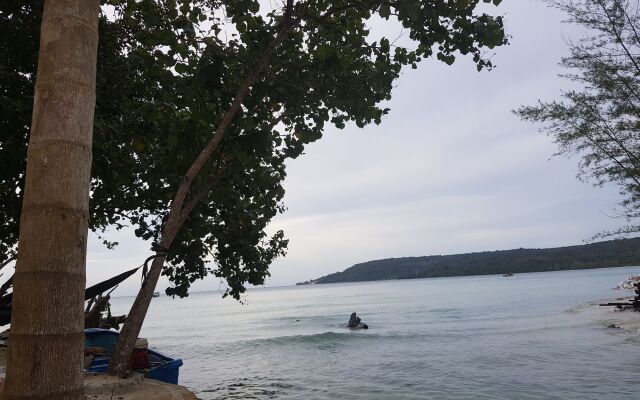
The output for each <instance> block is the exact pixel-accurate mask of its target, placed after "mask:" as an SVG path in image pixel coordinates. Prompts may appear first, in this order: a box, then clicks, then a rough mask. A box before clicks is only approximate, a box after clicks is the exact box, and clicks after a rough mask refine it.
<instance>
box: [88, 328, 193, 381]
mask: <svg viewBox="0 0 640 400" xmlns="http://www.w3.org/2000/svg"><path fill="white" fill-rule="evenodd" d="M119 334H120V333H119V332H116V331H112V330H109V329H99V328H90V329H85V331H84V345H85V348H92V349H96V348H97V349H100V351H98V352H96V353H95V354H93V355H92V357H93V359H92V360H91V362H90V364H89V365H88V366H87V365H86V364H85V371H87V372H94V373H99V374H103V373H106V372H107V369H108V368H109V360H110V358H111V354H113V351H114V350H115V346H116V341H117V340H118V335H119ZM148 352H149V365H150V366H149V368H146V369H143V370H138V371H140V372H143V373H144V376H145V378H150V379H156V380H159V381H162V382H166V383H171V384H174V385H177V384H178V375H179V372H180V367H181V366H182V364H183V363H182V360H181V359H179V358H171V357H169V356H166V355H164V354H162V353H159V352H157V351H155V350H151V349H149V350H148Z"/></svg>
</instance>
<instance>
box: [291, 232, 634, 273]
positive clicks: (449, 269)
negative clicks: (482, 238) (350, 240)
mask: <svg viewBox="0 0 640 400" xmlns="http://www.w3.org/2000/svg"><path fill="white" fill-rule="evenodd" d="M628 265H640V238H632V239H617V240H609V241H603V242H598V243H591V244H585V245H579V246H568V247H556V248H550V249H523V248H520V249H513V250H498V251H483V252H477V253H466V254H453V255H433V256H423V257H400V258H386V259H382V260H373V261H367V262H363V263H360V264H356V265H354V266H352V267H350V268H347V269H345V270H344V271H342V272H336V273H334V274H329V275H325V276H323V277H320V278H318V279H312V280H310V281H307V282H302V283H299V285H304V284H315V283H338V282H361V281H380V280H388V279H417V278H437V277H446V276H466V275H494V274H502V273H506V272H510V273H514V274H516V273H523V272H544V271H560V270H572V269H589V268H610V267H621V266H628Z"/></svg>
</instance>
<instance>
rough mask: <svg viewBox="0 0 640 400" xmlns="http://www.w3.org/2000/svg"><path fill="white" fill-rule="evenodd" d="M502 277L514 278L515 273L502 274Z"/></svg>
mask: <svg viewBox="0 0 640 400" xmlns="http://www.w3.org/2000/svg"><path fill="white" fill-rule="evenodd" d="M502 276H504V277H505V278H508V277H510V276H513V273H511V272H505V273H504V274H502Z"/></svg>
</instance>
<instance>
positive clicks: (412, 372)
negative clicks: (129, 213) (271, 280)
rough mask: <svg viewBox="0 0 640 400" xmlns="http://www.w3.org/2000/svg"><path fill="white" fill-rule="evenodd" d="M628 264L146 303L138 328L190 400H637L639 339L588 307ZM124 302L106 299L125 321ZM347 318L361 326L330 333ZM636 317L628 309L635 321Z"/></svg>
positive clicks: (610, 293) (633, 270) (604, 295)
mask: <svg viewBox="0 0 640 400" xmlns="http://www.w3.org/2000/svg"><path fill="white" fill-rule="evenodd" d="M637 273H640V267H629V268H615V269H598V270H583V271H562V272H549V273H532V274H519V275H516V276H514V277H512V278H503V277H501V276H482V277H478V276H474V277H462V278H438V279H420V280H402V281H383V282H366V283H347V284H331V285H316V286H302V287H300V286H299V287H285V288H261V289H254V290H250V291H248V294H247V296H246V304H245V305H240V304H238V303H236V302H234V301H232V300H228V299H225V300H222V299H221V298H220V293H218V292H205V293H194V294H192V295H191V296H190V297H189V298H187V299H176V300H173V299H171V298H167V297H165V296H162V297H159V298H155V299H154V300H153V303H152V305H151V309H150V312H149V315H148V316H147V320H146V322H145V325H144V328H143V333H142V335H143V336H144V337H147V338H148V339H149V343H150V346H151V347H154V348H156V349H158V350H160V351H162V352H164V353H166V354H168V355H172V356H175V357H180V358H182V359H183V360H184V366H183V367H182V368H181V370H180V383H181V384H183V385H185V386H187V387H189V388H190V389H192V390H193V391H194V392H196V394H197V396H198V397H199V398H201V399H206V400H209V399H339V398H356V399H563V400H566V399H638V398H640V394H639V393H640V392H639V391H640V335H638V334H637V333H636V334H635V335H634V334H631V333H629V332H625V331H622V330H619V329H610V328H607V325H608V324H609V323H611V321H613V320H615V313H610V312H607V311H606V310H599V309H597V307H593V306H592V305H593V304H594V303H597V302H598V300H602V299H608V298H612V297H616V296H621V295H627V294H628V293H630V292H626V291H623V292H621V291H615V290H612V289H611V288H612V287H613V286H614V285H615V284H616V283H618V282H619V281H621V280H622V279H623V278H624V277H625V276H627V275H630V274H637ZM131 301H132V299H131V298H118V299H115V300H114V302H113V303H114V304H113V306H114V307H113V308H114V311H115V312H126V311H127V310H128V307H129V305H130V303H131ZM353 311H357V312H358V315H360V316H361V317H362V319H363V321H364V322H366V323H367V324H368V325H369V327H370V329H369V330H368V331H349V330H348V329H346V328H344V325H345V324H346V322H347V320H348V318H349V314H350V313H351V312H353ZM638 319H640V314H639V315H638Z"/></svg>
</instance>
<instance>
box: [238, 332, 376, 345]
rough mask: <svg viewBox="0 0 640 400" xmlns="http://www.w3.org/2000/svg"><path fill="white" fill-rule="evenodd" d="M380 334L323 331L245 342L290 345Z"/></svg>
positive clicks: (346, 339) (361, 338)
mask: <svg viewBox="0 0 640 400" xmlns="http://www.w3.org/2000/svg"><path fill="white" fill-rule="evenodd" d="M381 337H382V336H381V335H378V334H370V333H368V332H362V331H358V332H352V331H349V332H324V333H315V334H310V335H290V336H276V337H272V338H267V339H254V340H250V341H247V342H246V343H245V344H249V345H252V344H255V345H261V346H262V345H265V344H274V345H291V344H325V343H335V342H339V343H340V342H347V341H356V340H375V339H378V338H381Z"/></svg>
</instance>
